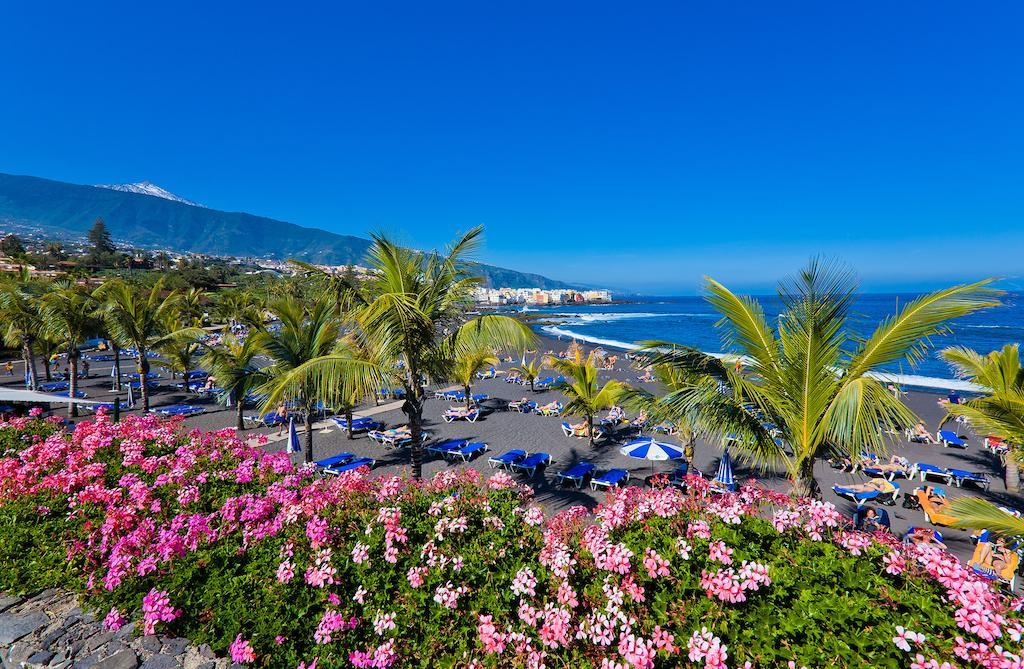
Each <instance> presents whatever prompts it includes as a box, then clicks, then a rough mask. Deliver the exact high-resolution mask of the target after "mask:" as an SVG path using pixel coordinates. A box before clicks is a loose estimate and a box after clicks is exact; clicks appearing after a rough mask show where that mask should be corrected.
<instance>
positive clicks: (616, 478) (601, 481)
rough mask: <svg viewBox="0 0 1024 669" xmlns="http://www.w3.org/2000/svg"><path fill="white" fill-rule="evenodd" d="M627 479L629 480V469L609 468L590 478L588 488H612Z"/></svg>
mask: <svg viewBox="0 0 1024 669" xmlns="http://www.w3.org/2000/svg"><path fill="white" fill-rule="evenodd" d="M627 481H629V470H626V469H609V470H608V471H606V472H605V473H604V474H601V475H600V476H598V477H596V478H592V479H590V489H591V490H597V489H598V488H614V487H616V486H620V485H624V484H625V483H626V482H627Z"/></svg>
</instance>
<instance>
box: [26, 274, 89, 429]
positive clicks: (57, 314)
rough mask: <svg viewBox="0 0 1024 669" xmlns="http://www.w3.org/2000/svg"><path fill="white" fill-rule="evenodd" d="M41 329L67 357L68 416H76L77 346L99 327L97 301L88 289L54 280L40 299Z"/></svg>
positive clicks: (68, 282) (80, 354)
mask: <svg viewBox="0 0 1024 669" xmlns="http://www.w3.org/2000/svg"><path fill="white" fill-rule="evenodd" d="M40 306H41V309H40V313H41V316H42V319H43V327H42V330H43V332H45V333H46V337H47V338H50V339H53V340H54V341H59V342H60V343H61V346H62V347H63V348H64V349H65V351H66V352H67V356H68V376H69V377H70V378H69V381H68V399H69V400H70V401H69V402H68V415H69V416H77V415H78V404H77V403H75V393H76V392H77V391H78V361H79V359H80V358H81V356H82V351H81V350H80V349H79V348H78V346H79V344H81V343H82V342H84V341H85V340H86V339H87V338H88V337H89V335H91V334H93V333H95V332H96V331H97V330H98V329H99V322H98V318H97V306H98V305H97V303H96V301H95V300H94V299H93V297H92V295H91V294H90V293H89V290H88V289H86V288H85V287H83V286H79V285H77V284H75V283H73V282H70V281H67V280H61V281H56V282H54V284H53V290H51V291H50V292H49V293H47V294H46V295H44V296H43V298H42V299H41V300H40Z"/></svg>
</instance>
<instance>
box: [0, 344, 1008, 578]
mask: <svg viewBox="0 0 1024 669" xmlns="http://www.w3.org/2000/svg"><path fill="white" fill-rule="evenodd" d="M565 345H566V342H558V341H555V340H554V339H544V340H542V341H541V343H540V350H542V351H546V350H548V349H555V350H560V349H561V348H564V346H565ZM132 366H133V363H132V361H125V362H123V363H122V370H125V371H127V370H131V369H132ZM40 367H41V365H40ZM110 367H111V364H110V363H104V362H97V363H92V368H91V378H89V379H85V380H83V382H82V386H81V388H82V390H84V391H85V392H86V393H87V395H88V399H94V400H100V401H110V400H112V399H113V396H114V395H113V394H112V393H111V392H110V387H111V378H110ZM509 367H510V365H508V364H504V365H501V366H500V368H499V369H503V370H507V369H508V368H509ZM154 370H156V371H159V370H158V368H156V367H154ZM15 372H16V376H13V377H3V378H4V379H5V380H7V383H5V384H4V385H6V386H8V387H21V384H20V379H21V365H20V364H18V365H17V366H16V369H15ZM637 374H638V373H637V372H636V370H634V369H632V368H631V367H630V366H629V363H628V361H627V360H625V358H624V356H621V355H620V359H619V362H618V363H617V365H616V368H615V369H614V370H609V371H602V372H601V374H600V378H601V380H602V381H604V380H607V379H611V378H617V379H620V380H624V381H627V382H630V383H632V384H638V383H639V382H638V381H637V378H636V377H637ZM161 376H162V378H161V379H160V383H161V388H159V389H158V390H156V391H155V392H154V394H153V395H152V403H153V407H154V408H157V407H160V406H169V405H173V404H182V403H188V404H198V405H200V406H203V407H204V408H205V412H204V413H203V414H200V415H197V416H193V417H190V418H187V419H186V420H185V425H186V426H188V427H193V428H198V429H202V430H214V429H223V428H225V427H233V426H234V418H235V414H234V410H233V409H225V408H224V407H223V406H220V405H217V404H215V403H214V402H213V401H212V400H211V399H198V398H197V397H196V396H195V395H194V394H191V393H185V392H183V391H181V390H179V389H174V388H173V387H172V384H173V382H172V381H171V380H170V379H169V374H167V373H166V372H162V374H161ZM648 387H649V388H650V386H648ZM652 389H653V388H652ZM473 392H474V393H486V394H487V395H489V399H488V400H487V401H485V402H484V403H483V407H484V410H485V411H484V414H483V415H482V416H481V418H480V419H479V420H478V421H477V422H475V423H469V422H465V421H456V422H453V423H446V422H444V421H443V420H442V419H441V414H442V413H443V411H444V409H446V408H447V407H449V406H450V403H449V402H447V401H442V400H436V399H430V400H428V401H427V404H426V412H425V416H426V422H427V430H428V431H429V432H430V436H431V438H432V440H444V439H453V438H459V439H469V440H471V441H482V442H484V443H486V444H488V446H489V448H490V452H489V453H487V454H485V455H484V456H482V457H478V458H477V459H475V460H474V461H472V462H470V463H467V464H463V463H461V462H459V463H456V464H453V463H449V462H447V461H445V460H444V459H443V458H441V457H439V456H431V455H427V456H426V458H425V462H424V467H423V469H424V475H425V476H430V475H432V474H434V473H435V472H437V471H439V470H442V469H447V468H450V467H473V468H475V469H478V470H481V471H487V470H488V464H487V456H490V455H497V454H500V453H503V452H505V451H506V450H509V449H512V448H521V449H525V450H528V451H530V452H538V451H543V452H547V453H549V454H551V456H552V457H553V463H552V465H551V466H550V467H549V468H548V471H546V472H538V473H537V475H536V476H535V477H534V478H533V479H526V481H525V482H528V483H529V484H530V485H532V486H533V487H534V489H535V490H536V492H537V500H538V501H539V502H541V503H542V504H543V505H544V506H545V507H546V508H547V509H548V510H549V511H558V510H561V509H564V508H567V507H569V506H572V505H577V504H580V505H585V506H587V507H593V506H595V505H596V504H597V503H598V502H599V501H600V500H601V499H602V498H603V493H600V492H597V493H595V492H592V491H591V490H590V488H589V486H584V488H583V489H581V490H577V489H575V488H572V487H566V486H560V485H558V484H557V483H556V479H555V476H554V475H555V473H556V472H558V471H561V470H563V469H568V468H569V467H571V466H572V465H573V464H575V463H577V462H579V461H582V460H586V461H589V462H592V463H594V464H595V465H597V467H598V471H599V472H601V471H604V470H607V469H609V468H613V467H618V468H623V469H628V470H629V471H630V472H631V481H630V485H643V484H644V478H645V477H646V476H649V475H650V474H651V473H652V471H653V472H664V473H667V472H668V471H670V470H671V468H672V463H668V462H659V463H651V462H647V461H640V460H634V459H631V458H628V457H626V456H623V455H621V454H620V453H619V448H620V447H621V446H622V444H623V443H625V442H626V441H628V440H629V439H630V438H632V436H633V434H635V433H632V434H627V433H626V432H625V431H620V432H619V433H618V434H617V435H616V436H615V437H614V438H613V440H612V441H606V442H604V443H602V444H599V445H597V446H596V447H594V448H591V447H590V446H589V444H588V443H587V441H586V440H585V439H576V438H573V437H567V436H565V435H564V434H563V433H562V431H561V429H560V427H559V426H560V424H561V422H562V421H563V420H569V421H570V422H573V423H575V422H578V420H579V419H578V418H566V419H563V418H556V417H542V416H538V415H531V414H520V413H517V412H509V411H505V410H504V408H503V407H504V406H505V405H506V404H507V402H508V401H509V400H514V399H520V398H522V397H529V398H530V399H533V400H536V401H538V402H539V403H547V402H550V401H552V400H562V399H563V398H562V397H561V396H560V394H559V393H557V392H556V391H546V392H538V393H535V394H532V393H530V391H529V388H525V387H523V386H519V385H514V384H508V383H506V382H505V380H504V375H499V376H498V377H497V378H496V379H488V380H482V381H478V382H477V383H476V384H475V385H474V387H473ZM121 397H122V399H124V397H125V396H124V394H123V393H122V395H121ZM136 399H138V398H136ZM938 399H940V396H939V395H936V394H932V393H926V392H914V391H912V392H910V393H909V394H908V395H907V397H906V402H907V404H908V405H909V406H910V408H911V409H912V410H913V411H914V412H915V413H916V414H917V415H918V416H920V417H921V418H922V419H923V420H924V421H925V424H926V425H927V426H928V429H929V430H931V431H932V432H933V433H934V432H935V430H936V429H937V427H938V424H939V421H940V420H941V419H942V416H943V410H942V408H941V407H940V406H939V405H938V404H937V400H938ZM54 410H55V411H63V409H59V408H57V407H56V405H55V406H54ZM138 411H139V409H138V408H136V409H135V410H134V412H138ZM257 411H258V407H252V408H247V411H246V414H247V415H249V414H256V413H257ZM124 413H125V414H129V413H133V412H124ZM83 414H84V418H85V419H88V417H89V412H87V411H85V412H83ZM356 415H372V416H374V417H375V418H376V419H377V420H380V421H382V422H384V423H385V424H387V425H388V426H390V427H394V426H397V425H401V424H404V423H405V419H404V415H403V414H402V412H401V410H400V403H396V402H382V403H381V404H380V405H379V406H375V405H374V404H373V403H369V404H367V405H365V406H363V407H361V410H360V411H357V412H356ZM956 427H957V428H959V429H958V431H959V432H961V433H963V435H964V436H965V437H967V439H968V444H969V447H968V448H967V449H966V450H958V449H947V448H943V447H942V446H940V445H937V444H913V443H908V442H907V441H906V440H905V439H904V438H902V437H900V438H899V439H898V440H896V441H895V442H894V446H893V453H895V454H897V455H902V456H904V457H906V458H907V459H908V460H909V461H910V462H911V463H914V462H928V463H932V464H935V465H938V466H940V467H957V468H960V469H967V470H971V471H979V472H984V473H986V474H988V475H989V476H990V477H991V480H992V483H991V487H990V489H989V490H988V491H987V492H986V491H983V490H980V489H979V488H975V487H970V485H969V484H967V485H965V487H964V488H963V489H958V488H956V487H954V486H952V485H942V484H939V485H942V487H943V488H945V489H946V491H947V492H948V493H949V495H950V496H951V497H957V496H960V495H976V496H981V497H984V498H986V499H989V500H991V501H993V502H995V503H997V504H1000V505H1006V506H1011V507H1017V508H1019V507H1021V506H1022V505H1024V500H1022V499H1021V497H1020V495H1016V494H1013V495H1011V494H1008V493H1007V492H1006V488H1005V486H1004V483H1003V478H1002V471H1001V466H1000V464H999V461H998V458H997V457H996V456H995V455H993V454H991V453H989V452H988V451H986V450H984V449H983V447H982V440H983V437H984V435H976V434H973V433H972V432H971V431H970V430H969V429H963V428H961V427H960V426H956ZM314 429H315V432H314V452H315V456H316V458H317V459H320V458H324V457H327V456H330V455H334V454H337V453H341V452H349V453H354V454H356V455H357V456H360V457H362V456H366V457H372V458H375V459H376V461H377V465H376V468H375V471H376V472H379V473H385V472H388V473H398V472H401V471H406V470H408V468H409V464H410V458H409V453H408V451H407V450H405V449H390V448H385V447H382V446H379V445H377V444H376V443H374V442H372V441H370V440H369V439H367V438H366V437H365V435H360V434H357V435H356V438H355V439H351V440H350V439H348V438H347V436H346V435H345V434H343V433H342V432H341V431H340V430H339V429H338V428H337V427H335V426H334V425H333V423H331V422H330V421H323V422H320V423H318V424H317V426H316V427H315V428H314ZM258 434H265V435H268V438H269V440H270V441H269V443H268V444H267V448H268V449H270V450H280V449H283V448H284V444H285V442H284V436H283V435H282V436H280V437H278V436H277V429H276V428H273V429H267V428H260V429H250V430H246V431H245V436H246V437H255V436H256V435H258ZM645 434H649V433H647V432H645ZM301 437H302V435H300V438H301ZM658 439H659V440H660V441H668V442H670V443H678V442H677V440H676V439H675V438H673V437H666V436H664V435H659V437H658ZM695 448H696V454H695V458H694V459H695V462H694V463H692V464H693V466H695V467H696V468H697V469H699V470H700V471H702V472H704V473H705V475H707V476H711V477H713V476H714V473H715V472H716V471H717V468H718V463H719V458H720V456H721V454H722V449H721V447H720V445H717V444H710V443H707V442H705V441H703V440H698V441H697V443H696V445H695ZM294 457H298V456H294ZM734 472H735V475H736V477H737V479H742V480H746V479H748V478H751V477H754V478H756V479H758V481H759V482H760V483H761V484H763V485H765V486H768V487H770V488H773V489H777V490H785V489H786V487H787V482H786V479H785V476H784V474H783V473H782V472H779V471H769V472H759V471H753V470H751V469H749V468H747V467H746V466H745V465H744V463H743V462H742V460H740V461H738V462H736V463H735V468H734ZM815 474H816V477H817V479H818V482H819V484H820V485H821V488H822V492H823V498H824V499H825V500H827V501H829V502H832V503H833V504H835V505H836V506H837V507H838V508H839V509H840V510H841V511H843V512H844V513H846V514H848V515H851V516H852V514H853V512H854V510H855V508H856V507H855V505H854V504H853V503H852V502H850V501H848V500H846V499H842V498H839V497H837V496H836V495H835V494H834V493H833V492H832V486H833V485H835V484H837V483H838V484H841V485H842V484H851V483H863V482H865V481H866V480H867V477H866V476H865V475H864V474H863V473H860V472H858V473H855V474H849V473H841V472H837V471H836V470H834V469H832V468H831V467H829V465H828V463H827V462H825V461H819V462H818V464H817V466H816V467H815ZM896 483H897V484H898V485H899V486H900V488H901V489H902V491H903V493H904V494H913V490H914V488H916V487H918V486H919V485H923V484H922V483H921V482H920V481H919V480H914V481H907V480H902V479H898V480H897V481H896ZM885 508H887V510H888V512H889V516H890V518H891V521H892V530H893V532H895V533H897V534H899V535H902V534H903V533H904V532H906V530H907V529H908V528H909V527H913V526H927V523H926V521H925V519H924V516H923V513H922V512H921V511H920V510H909V509H904V508H903V507H902V504H901V502H897V504H896V505H895V506H890V507H885ZM937 529H939V531H940V532H942V534H943V536H944V538H945V540H946V543H947V545H948V546H949V548H950V550H951V551H953V552H954V553H955V554H956V555H958V556H959V557H960V558H962V559H967V558H968V557H969V556H970V554H971V552H972V550H973V549H972V546H971V544H970V541H969V533H968V532H966V531H963V530H956V529H952V528H944V527H940V528H937Z"/></svg>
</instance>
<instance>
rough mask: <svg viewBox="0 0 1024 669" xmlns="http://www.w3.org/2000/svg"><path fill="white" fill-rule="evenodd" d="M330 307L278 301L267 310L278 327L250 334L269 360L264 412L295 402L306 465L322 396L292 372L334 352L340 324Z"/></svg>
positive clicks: (325, 302) (325, 303) (321, 303)
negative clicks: (301, 425) (282, 402)
mask: <svg viewBox="0 0 1024 669" xmlns="http://www.w3.org/2000/svg"><path fill="white" fill-rule="evenodd" d="M331 307H332V305H331V304H330V303H329V302H328V300H326V299H323V298H321V299H319V300H317V301H316V302H313V303H312V304H311V305H309V307H308V308H307V307H304V306H303V304H302V303H301V302H298V301H295V300H283V299H282V300H277V301H275V302H273V303H272V304H271V305H270V311H271V313H272V314H274V316H275V317H276V318H277V319H278V320H279V321H280V322H281V327H280V328H279V329H277V330H275V331H269V330H268V331H262V332H259V333H256V334H254V335H250V336H252V337H253V338H255V339H256V340H257V345H258V346H259V348H260V350H261V351H262V352H263V353H264V354H265V355H267V356H268V357H270V359H271V361H272V365H271V366H270V368H269V369H267V370H265V372H266V374H267V381H266V382H265V383H264V384H263V386H262V390H263V392H266V393H267V401H266V406H264V411H266V410H269V409H270V408H272V407H273V406H274V405H275V404H276V403H277V402H278V400H280V399H289V400H292V401H293V402H295V404H296V406H297V408H298V409H299V411H300V412H301V413H302V414H303V419H304V422H305V426H306V440H305V446H304V448H303V456H304V458H305V461H306V462H312V461H313V415H314V414H315V413H316V411H317V402H318V400H320V398H321V395H320V393H319V392H318V389H317V386H316V384H314V383H313V382H312V381H311V380H310V379H308V378H300V379H297V378H296V376H295V375H294V374H293V372H294V371H295V370H297V369H300V368H302V366H303V365H305V364H306V363H308V362H310V361H312V360H316V359H318V358H322V357H324V356H328V355H330V354H331V352H332V351H333V349H334V346H335V344H336V343H337V340H338V333H339V324H338V320H337V319H336V318H335V317H334V311H333V310H332V308H331Z"/></svg>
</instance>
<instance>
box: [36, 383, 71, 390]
mask: <svg viewBox="0 0 1024 669" xmlns="http://www.w3.org/2000/svg"><path fill="white" fill-rule="evenodd" d="M70 387H71V384H70V383H68V382H67V381H51V382H49V383H40V384H39V390H41V391H42V392H44V393H55V392H59V391H61V390H67V389H68V388H70Z"/></svg>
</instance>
